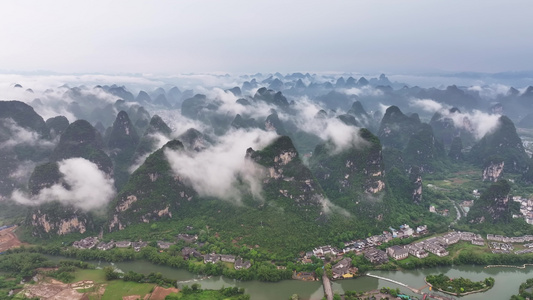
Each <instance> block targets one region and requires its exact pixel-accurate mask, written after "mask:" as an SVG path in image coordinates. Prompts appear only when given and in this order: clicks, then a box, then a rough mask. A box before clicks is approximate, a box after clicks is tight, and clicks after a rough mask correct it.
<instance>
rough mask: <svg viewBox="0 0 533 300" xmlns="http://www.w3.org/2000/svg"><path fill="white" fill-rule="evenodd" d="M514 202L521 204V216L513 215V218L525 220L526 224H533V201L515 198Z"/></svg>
mask: <svg viewBox="0 0 533 300" xmlns="http://www.w3.org/2000/svg"><path fill="white" fill-rule="evenodd" d="M513 201H515V202H518V203H520V214H519V215H513V218H524V220H526V223H528V224H533V199H526V198H522V197H520V196H514V197H513Z"/></svg>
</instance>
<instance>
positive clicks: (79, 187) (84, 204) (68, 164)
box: [11, 158, 115, 210]
mask: <svg viewBox="0 0 533 300" xmlns="http://www.w3.org/2000/svg"><path fill="white" fill-rule="evenodd" d="M58 164H59V172H60V173H61V174H62V175H63V180H64V182H65V183H66V185H67V186H68V188H66V187H65V186H63V184H61V183H58V184H54V185H53V186H51V187H48V188H44V189H42V190H41V191H40V192H39V194H38V195H34V196H29V195H28V194H26V193H24V192H22V191H20V190H15V191H14V192H13V193H12V195H11V198H12V199H13V200H14V201H16V202H18V203H21V204H24V205H40V204H43V203H47V202H52V201H59V202H61V203H62V204H65V205H73V206H75V207H77V208H81V209H83V210H93V209H99V208H103V207H105V206H106V205H107V203H109V201H111V199H113V197H114V196H115V188H114V184H113V179H110V178H108V177H107V176H106V174H105V173H104V172H102V171H100V170H99V169H98V166H97V165H96V164H94V163H92V162H90V161H88V160H86V159H84V158H70V159H65V160H62V161H60V162H58Z"/></svg>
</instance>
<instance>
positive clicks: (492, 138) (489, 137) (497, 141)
mask: <svg viewBox="0 0 533 300" xmlns="http://www.w3.org/2000/svg"><path fill="white" fill-rule="evenodd" d="M469 157H470V161H472V162H473V163H475V164H477V165H479V166H482V165H483V164H484V163H485V162H486V161H488V160H490V159H491V158H492V157H501V158H502V159H503V161H504V162H505V166H504V171H505V172H509V173H524V172H525V171H527V167H528V165H529V162H530V158H529V156H528V155H527V153H526V151H525V149H524V146H523V144H522V140H521V139H520V137H519V136H518V134H517V133H516V128H515V126H514V124H513V122H512V121H511V120H510V119H509V118H507V117H506V116H501V117H500V119H499V125H498V126H497V128H496V129H495V130H494V131H493V132H491V133H487V134H486V135H485V136H484V137H483V138H482V139H481V140H479V142H478V143H476V144H475V145H474V146H473V147H472V150H470V155H469Z"/></svg>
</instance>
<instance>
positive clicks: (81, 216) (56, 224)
mask: <svg viewBox="0 0 533 300" xmlns="http://www.w3.org/2000/svg"><path fill="white" fill-rule="evenodd" d="M103 148H104V147H103V141H102V137H101V136H100V133H99V132H98V131H97V130H96V129H95V128H94V127H92V126H91V124H89V122H87V121H85V120H78V121H76V122H73V123H72V124H70V125H69V126H68V127H67V129H66V130H65V132H64V133H63V134H62V135H61V138H60V140H59V144H58V145H57V147H56V148H55V149H54V151H53V153H52V155H51V156H50V160H51V161H50V162H48V163H44V164H41V165H39V166H37V167H35V169H34V170H33V173H32V175H31V177H30V180H29V190H30V192H31V194H32V195H37V194H38V193H39V192H40V191H41V190H42V189H44V188H49V187H51V186H53V185H54V184H61V185H62V186H63V187H64V188H65V189H67V190H68V189H70V187H69V185H68V183H66V182H65V181H64V178H63V175H62V174H61V173H60V172H59V167H58V162H59V161H62V160H65V159H69V158H77V157H79V158H84V159H86V160H88V161H90V162H92V163H94V164H95V165H96V166H98V169H99V170H100V171H102V172H104V173H105V174H106V175H107V176H108V177H112V174H113V164H112V162H111V159H110V158H109V157H108V156H107V154H106V153H105V152H104V150H103ZM47 200H48V201H53V200H54V199H47ZM26 223H27V224H29V225H31V226H32V233H33V235H35V236H40V237H44V236H50V235H62V234H67V233H72V232H78V233H83V232H85V231H88V230H89V231H93V230H94V229H95V228H94V221H93V218H92V214H91V213H88V212H86V211H83V210H81V209H79V208H76V207H74V206H72V205H65V204H62V203H60V202H57V201H56V202H49V203H45V204H41V205H39V206H38V207H36V208H34V209H33V210H32V211H31V212H30V213H29V215H28V217H27V218H26Z"/></svg>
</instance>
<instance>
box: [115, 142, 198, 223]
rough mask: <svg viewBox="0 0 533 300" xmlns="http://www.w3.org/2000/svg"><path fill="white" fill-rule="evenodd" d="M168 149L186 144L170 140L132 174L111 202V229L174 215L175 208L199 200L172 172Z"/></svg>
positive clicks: (179, 148)
mask: <svg viewBox="0 0 533 300" xmlns="http://www.w3.org/2000/svg"><path fill="white" fill-rule="evenodd" d="M167 150H171V151H184V147H183V144H182V143H181V142H180V141H178V140H172V141H170V142H168V143H167V144H166V145H165V146H163V148H161V149H159V150H157V151H155V152H154V153H152V154H151V155H150V156H148V158H147V159H146V161H145V162H144V164H143V165H142V166H140V167H139V168H138V169H137V170H135V172H133V174H131V176H130V179H129V181H128V183H127V184H126V186H125V187H124V188H123V189H122V191H121V192H120V193H119V194H118V196H117V197H116V198H115V200H114V201H113V203H112V205H111V207H112V209H111V212H110V220H109V223H108V225H107V229H108V230H109V231H112V230H122V229H124V228H126V227H127V226H129V225H131V224H136V223H143V222H144V223H149V222H151V221H156V220H160V219H164V218H172V212H174V211H177V210H180V209H181V207H182V206H183V204H184V203H187V202H191V201H194V200H196V196H197V193H196V191H194V190H193V189H192V188H191V187H189V186H188V185H187V184H186V183H185V182H184V181H183V179H182V178H181V177H180V176H177V175H175V174H174V173H173V171H172V169H171V167H170V164H169V162H168V161H167V159H166V156H165V151H167Z"/></svg>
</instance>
